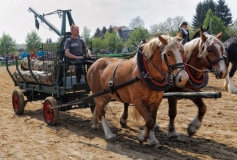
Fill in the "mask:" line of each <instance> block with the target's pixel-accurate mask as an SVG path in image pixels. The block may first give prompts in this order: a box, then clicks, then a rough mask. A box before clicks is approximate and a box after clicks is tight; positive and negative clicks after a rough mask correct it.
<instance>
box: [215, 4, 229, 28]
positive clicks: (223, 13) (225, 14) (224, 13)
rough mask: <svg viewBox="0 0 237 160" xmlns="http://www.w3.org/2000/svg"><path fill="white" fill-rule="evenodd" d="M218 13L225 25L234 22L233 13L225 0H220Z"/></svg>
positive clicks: (217, 7)
mask: <svg viewBox="0 0 237 160" xmlns="http://www.w3.org/2000/svg"><path fill="white" fill-rule="evenodd" d="M216 15H217V16H218V17H220V18H221V20H222V22H223V23H224V25H225V26H229V25H230V24H232V14H231V12H230V9H229V7H228V6H227V5H226V4H225V0H218V1H217V6H216Z"/></svg>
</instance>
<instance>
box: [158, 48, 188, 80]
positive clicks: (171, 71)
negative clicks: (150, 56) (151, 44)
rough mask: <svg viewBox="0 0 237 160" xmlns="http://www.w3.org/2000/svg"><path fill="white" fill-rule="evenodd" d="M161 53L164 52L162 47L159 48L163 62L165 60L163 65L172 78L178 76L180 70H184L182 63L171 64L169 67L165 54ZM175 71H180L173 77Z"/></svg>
mask: <svg viewBox="0 0 237 160" xmlns="http://www.w3.org/2000/svg"><path fill="white" fill-rule="evenodd" d="M163 52H164V46H163V47H162V48H161V55H164V60H165V63H166V65H167V67H168V70H169V73H170V74H171V75H172V77H173V78H175V77H176V76H177V75H178V74H179V72H181V71H182V70H185V67H184V63H176V64H173V65H169V62H168V59H167V55H166V53H163ZM175 69H180V70H179V71H178V73H177V74H176V75H175V76H174V75H173V70H175Z"/></svg>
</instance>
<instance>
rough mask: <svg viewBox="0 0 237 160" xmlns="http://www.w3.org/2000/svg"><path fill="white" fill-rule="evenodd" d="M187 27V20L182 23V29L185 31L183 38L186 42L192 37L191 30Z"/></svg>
mask: <svg viewBox="0 0 237 160" xmlns="http://www.w3.org/2000/svg"><path fill="white" fill-rule="evenodd" d="M187 27H188V23H187V22H182V23H181V24H180V30H181V31H182V32H183V39H184V40H185V41H186V42H189V41H190V38H189V31H188V30H187Z"/></svg>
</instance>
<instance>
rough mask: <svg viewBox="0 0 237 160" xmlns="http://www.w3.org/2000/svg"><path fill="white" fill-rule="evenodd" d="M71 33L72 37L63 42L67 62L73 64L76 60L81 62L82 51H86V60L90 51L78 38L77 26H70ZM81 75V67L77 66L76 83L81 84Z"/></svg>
mask: <svg viewBox="0 0 237 160" xmlns="http://www.w3.org/2000/svg"><path fill="white" fill-rule="evenodd" d="M71 33H72V35H71V36H70V37H69V38H67V40H66V42H65V46H64V48H65V55H66V56H67V62H69V63H70V62H75V61H78V60H82V59H84V58H83V52H82V50H83V49H84V50H86V52H87V53H88V54H87V56H88V58H89V57H91V51H90V50H89V49H88V47H87V46H86V44H85V42H84V41H83V40H82V39H80V38H79V37H78V36H79V27H78V26H77V25H72V26H71ZM81 74H82V65H81V64H79V65H77V66H76V79H77V83H81V82H80V79H81Z"/></svg>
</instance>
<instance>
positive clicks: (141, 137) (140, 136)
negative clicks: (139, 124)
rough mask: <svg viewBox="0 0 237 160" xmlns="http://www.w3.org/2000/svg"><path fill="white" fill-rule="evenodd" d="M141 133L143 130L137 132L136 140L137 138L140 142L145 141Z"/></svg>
mask: <svg viewBox="0 0 237 160" xmlns="http://www.w3.org/2000/svg"><path fill="white" fill-rule="evenodd" d="M143 134H144V130H140V131H139V134H138V140H139V142H140V143H142V142H144V141H145V138H144V137H143Z"/></svg>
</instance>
